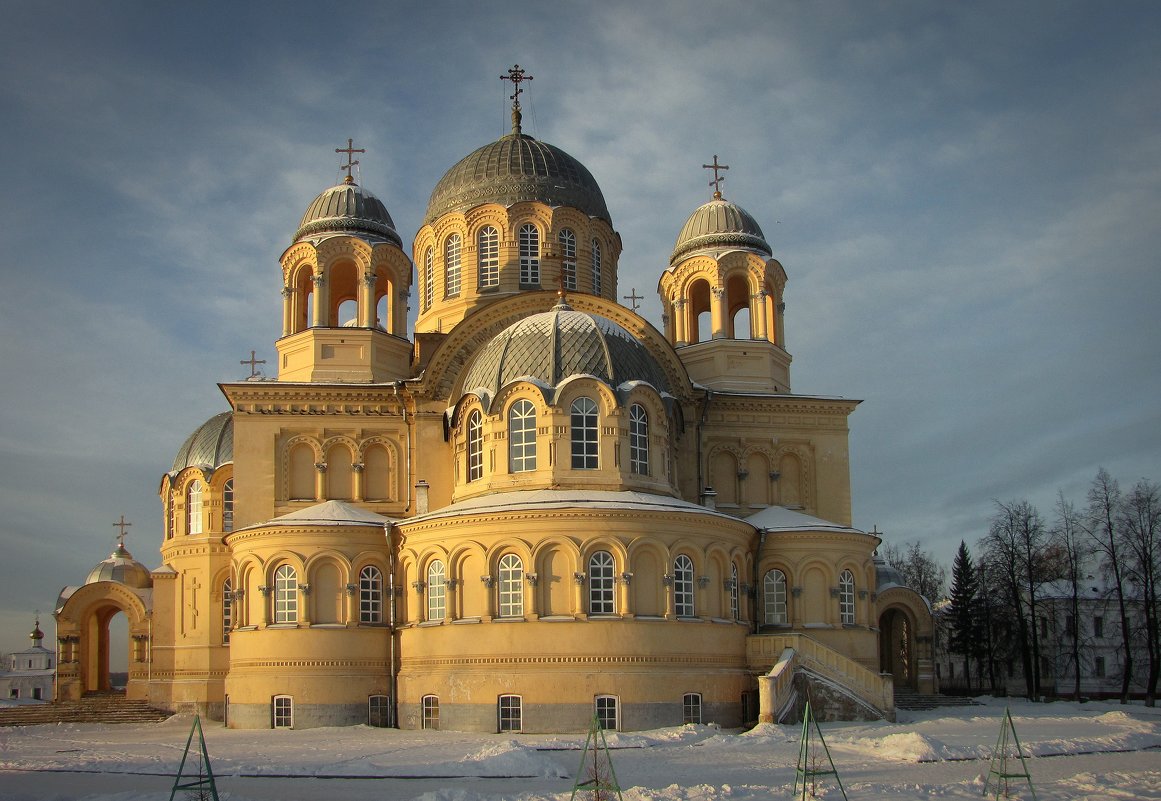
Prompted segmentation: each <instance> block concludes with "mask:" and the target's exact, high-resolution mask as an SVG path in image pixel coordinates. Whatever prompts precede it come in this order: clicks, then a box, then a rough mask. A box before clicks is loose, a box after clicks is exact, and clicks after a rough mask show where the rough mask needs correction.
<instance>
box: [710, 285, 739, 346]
mask: <svg viewBox="0 0 1161 801" xmlns="http://www.w3.org/2000/svg"><path fill="white" fill-rule="evenodd" d="M725 297H726V290H725V289H723V288H722V287H720V286H715V287H714V288H713V289H711V290H710V328H711V329H713V331H712V333H711V334H710V338H711V339H726V322H727V321H726V311H727V310H726V303H725ZM737 333H738V332H737V331H735V332H734V336H735V337H736V336H737Z"/></svg>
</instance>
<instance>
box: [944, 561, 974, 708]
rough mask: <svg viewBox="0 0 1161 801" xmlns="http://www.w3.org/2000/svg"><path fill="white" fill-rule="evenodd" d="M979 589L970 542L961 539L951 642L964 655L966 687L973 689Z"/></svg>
mask: <svg viewBox="0 0 1161 801" xmlns="http://www.w3.org/2000/svg"><path fill="white" fill-rule="evenodd" d="M978 593H979V579H978V577H977V576H976V567H975V563H974V562H973V561H972V557H971V554H969V553H968V548H967V544H966V543H964V541H963V540H960V541H959V551H957V552H956V554H955V561H954V562H953V563H952V566H951V615H952V617H951V638H950V641H949V643H948V645H949V646H951V650H952V652H954V653H958V654H963V655H964V678H965V679H966V681H967V688H968V691H969V692H970V691H971V689H972V673H971V663H972V658H973V657H974V656H976V655H977V653H978V651H979V647H980V643H979V639H978V634H979V619H978V616H977V615H976V596H977V594H978Z"/></svg>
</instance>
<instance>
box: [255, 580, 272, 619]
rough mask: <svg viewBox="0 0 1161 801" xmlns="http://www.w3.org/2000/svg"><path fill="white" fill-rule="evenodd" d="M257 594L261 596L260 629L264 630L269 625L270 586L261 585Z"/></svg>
mask: <svg viewBox="0 0 1161 801" xmlns="http://www.w3.org/2000/svg"><path fill="white" fill-rule="evenodd" d="M258 592H260V593H261V594H262V628H266V627H267V626H269V625H270V586H269V585H268V584H262V585H260V586H259V587H258Z"/></svg>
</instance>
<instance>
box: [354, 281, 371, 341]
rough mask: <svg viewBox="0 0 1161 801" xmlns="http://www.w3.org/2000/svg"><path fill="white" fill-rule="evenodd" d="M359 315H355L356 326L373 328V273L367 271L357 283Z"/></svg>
mask: <svg viewBox="0 0 1161 801" xmlns="http://www.w3.org/2000/svg"><path fill="white" fill-rule="evenodd" d="M358 307H359V313H358V314H357V315H355V317H356V325H358V326H360V327H361V328H374V326H375V273H373V272H371V271H370V270H367V271H366V272H364V273H363V280H362V281H360V282H359V302H358Z"/></svg>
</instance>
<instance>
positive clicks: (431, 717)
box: [423, 695, 439, 729]
mask: <svg viewBox="0 0 1161 801" xmlns="http://www.w3.org/2000/svg"><path fill="white" fill-rule="evenodd" d="M423 728H425V729H438V728H439V696H438V695H425V696H423Z"/></svg>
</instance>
